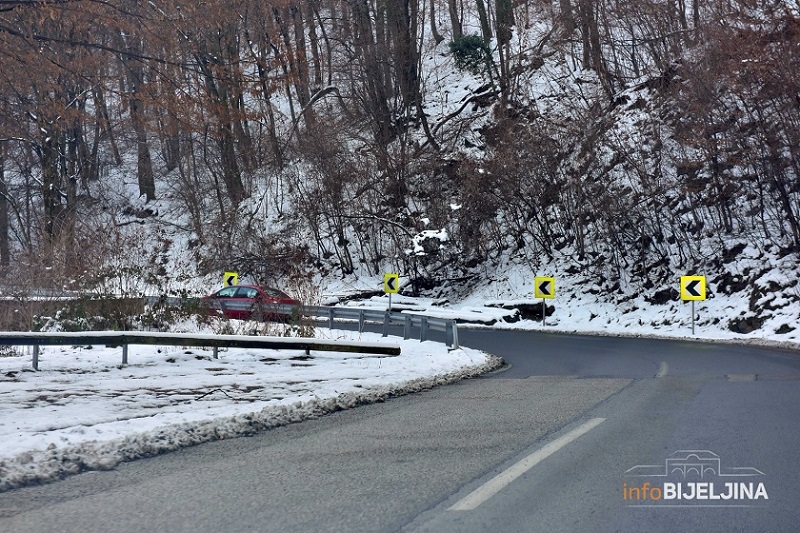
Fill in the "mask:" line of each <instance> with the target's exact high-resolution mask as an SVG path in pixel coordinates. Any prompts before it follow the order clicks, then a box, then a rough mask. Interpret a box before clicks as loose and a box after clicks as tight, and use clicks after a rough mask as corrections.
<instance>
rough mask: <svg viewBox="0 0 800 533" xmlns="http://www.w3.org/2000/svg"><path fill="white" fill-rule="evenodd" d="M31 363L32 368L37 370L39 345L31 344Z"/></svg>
mask: <svg viewBox="0 0 800 533" xmlns="http://www.w3.org/2000/svg"><path fill="white" fill-rule="evenodd" d="M31 364H32V365H33V369H34V370H39V345H38V344H34V345H33V359H31Z"/></svg>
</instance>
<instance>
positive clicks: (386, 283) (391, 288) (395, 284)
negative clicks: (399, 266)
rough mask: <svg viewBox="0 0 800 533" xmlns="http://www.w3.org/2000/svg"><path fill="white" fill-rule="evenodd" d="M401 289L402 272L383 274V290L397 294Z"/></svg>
mask: <svg viewBox="0 0 800 533" xmlns="http://www.w3.org/2000/svg"><path fill="white" fill-rule="evenodd" d="M399 291H400V274H384V275H383V292H385V293H386V294H397V293H398V292H399Z"/></svg>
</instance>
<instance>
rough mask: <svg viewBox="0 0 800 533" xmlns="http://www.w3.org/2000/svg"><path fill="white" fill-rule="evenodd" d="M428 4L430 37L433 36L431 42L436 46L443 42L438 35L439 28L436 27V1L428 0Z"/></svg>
mask: <svg viewBox="0 0 800 533" xmlns="http://www.w3.org/2000/svg"><path fill="white" fill-rule="evenodd" d="M428 2H429V5H430V17H431V35H433V40H434V41H436V44H437V45H438V44H440V43H441V42H442V41H444V37H442V34H441V33H439V28H438V27H437V26H436V0H428Z"/></svg>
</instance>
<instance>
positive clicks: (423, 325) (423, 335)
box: [419, 316, 428, 342]
mask: <svg viewBox="0 0 800 533" xmlns="http://www.w3.org/2000/svg"><path fill="white" fill-rule="evenodd" d="M426 340H428V317H426V316H423V317H422V318H421V319H420V324H419V342H425V341H426Z"/></svg>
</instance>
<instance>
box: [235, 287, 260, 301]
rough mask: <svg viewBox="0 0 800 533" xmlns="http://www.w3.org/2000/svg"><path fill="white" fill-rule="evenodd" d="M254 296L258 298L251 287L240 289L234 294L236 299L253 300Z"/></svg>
mask: <svg viewBox="0 0 800 533" xmlns="http://www.w3.org/2000/svg"><path fill="white" fill-rule="evenodd" d="M256 296H258V291H257V290H256V289H253V288H251V287H242V288H241V289H239V292H237V293H236V297H237V298H255V297H256Z"/></svg>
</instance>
